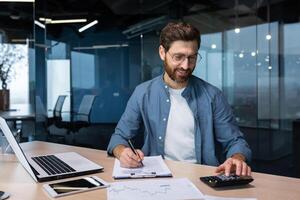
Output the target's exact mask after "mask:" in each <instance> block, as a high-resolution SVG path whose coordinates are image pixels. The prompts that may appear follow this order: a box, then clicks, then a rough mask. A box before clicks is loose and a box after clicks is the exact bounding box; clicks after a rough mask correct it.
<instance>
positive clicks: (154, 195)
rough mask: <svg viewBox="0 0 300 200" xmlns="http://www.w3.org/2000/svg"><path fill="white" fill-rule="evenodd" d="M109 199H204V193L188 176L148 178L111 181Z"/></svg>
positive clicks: (108, 189)
mask: <svg viewBox="0 0 300 200" xmlns="http://www.w3.org/2000/svg"><path fill="white" fill-rule="evenodd" d="M107 197H108V198H107V199H108V200H129V199H132V200H133V199H141V200H170V199H172V200H173V199H174V200H175V199H200V200H201V199H204V196H203V194H202V193H201V192H200V191H199V190H198V189H197V187H196V186H195V185H194V184H193V183H192V182H191V181H190V180H189V179H187V178H176V179H175V178H171V179H170V178H165V179H148V180H137V181H121V182H114V183H111V185H110V187H109V188H107Z"/></svg>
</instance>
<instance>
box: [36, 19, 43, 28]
mask: <svg viewBox="0 0 300 200" xmlns="http://www.w3.org/2000/svg"><path fill="white" fill-rule="evenodd" d="M34 24H36V25H38V26H39V27H41V28H43V29H45V24H42V23H41V22H39V21H37V20H34Z"/></svg>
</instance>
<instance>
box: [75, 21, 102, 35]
mask: <svg viewBox="0 0 300 200" xmlns="http://www.w3.org/2000/svg"><path fill="white" fill-rule="evenodd" d="M97 23H98V20H94V21H92V22H91V23H88V24H87V25H85V26H83V27H81V28H80V29H78V31H79V32H83V31H85V30H86V29H88V28H91V27H92V26H94V25H95V24H97Z"/></svg>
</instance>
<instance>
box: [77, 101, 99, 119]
mask: <svg viewBox="0 0 300 200" xmlns="http://www.w3.org/2000/svg"><path fill="white" fill-rule="evenodd" d="M95 98H96V96H95V95H84V96H83V98H82V100H81V103H80V105H79V109H78V112H77V116H76V120H77V121H83V122H90V114H91V111H92V107H93V104H94V102H95Z"/></svg>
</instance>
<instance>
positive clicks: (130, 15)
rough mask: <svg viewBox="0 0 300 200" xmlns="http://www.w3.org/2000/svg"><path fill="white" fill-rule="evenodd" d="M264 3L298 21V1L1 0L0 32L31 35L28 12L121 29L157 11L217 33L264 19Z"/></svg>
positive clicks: (53, 29) (273, 15)
mask: <svg viewBox="0 0 300 200" xmlns="http://www.w3.org/2000/svg"><path fill="white" fill-rule="evenodd" d="M268 2H269V4H270V8H271V9H270V21H274V20H279V21H284V22H287V23H289V22H299V15H300V2H299V1H297V0H164V1H162V0H84V1H80V0H36V2H35V4H34V5H33V4H31V3H0V32H5V33H6V35H7V37H8V38H10V39H11V38H20V37H25V38H26V37H27V38H28V37H29V38H33V16H34V14H33V13H35V19H38V18H39V17H46V18H51V19H67V18H68V19H70V18H87V19H88V21H92V20H95V19H97V20H98V21H99V23H98V24H97V25H96V26H95V27H94V28H93V29H92V31H96V32H97V31H102V30H106V29H111V28H115V27H117V28H119V29H121V30H126V29H128V27H132V26H133V25H135V24H138V23H139V22H141V21H144V22H145V21H147V20H148V21H149V20H152V19H155V18H158V17H161V16H167V17H168V18H171V19H182V18H183V19H185V20H188V21H191V22H193V23H194V24H196V25H198V26H199V27H200V28H201V30H202V32H216V31H222V30H226V29H228V28H231V27H233V26H234V24H235V23H236V21H238V23H239V26H248V25H253V24H256V23H263V22H266V21H267V5H268ZM256 11H257V12H256ZM237 17H238V20H236V18H237ZM82 25H83V24H63V25H50V26H49V27H48V30H47V31H48V33H49V34H52V35H54V36H56V37H59V34H60V33H61V31H62V28H63V27H69V28H71V29H73V30H74V31H76V30H77V29H78V27H80V26H82Z"/></svg>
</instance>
